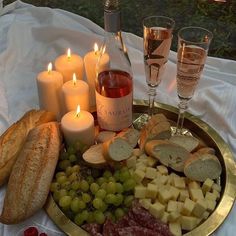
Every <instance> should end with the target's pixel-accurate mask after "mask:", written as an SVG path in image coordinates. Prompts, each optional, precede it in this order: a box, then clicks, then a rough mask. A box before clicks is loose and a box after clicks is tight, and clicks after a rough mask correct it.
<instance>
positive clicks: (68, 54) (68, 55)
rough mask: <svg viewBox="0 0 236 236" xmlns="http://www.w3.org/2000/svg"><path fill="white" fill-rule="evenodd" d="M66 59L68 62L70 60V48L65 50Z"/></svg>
mask: <svg viewBox="0 0 236 236" xmlns="http://www.w3.org/2000/svg"><path fill="white" fill-rule="evenodd" d="M67 58H68V60H70V58H71V51H70V48H68V50H67Z"/></svg>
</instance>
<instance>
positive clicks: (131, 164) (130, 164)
mask: <svg viewBox="0 0 236 236" xmlns="http://www.w3.org/2000/svg"><path fill="white" fill-rule="evenodd" d="M136 160H137V157H136V156H131V157H130V158H129V159H127V160H126V165H127V167H128V168H135V167H136Z"/></svg>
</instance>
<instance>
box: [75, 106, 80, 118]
mask: <svg viewBox="0 0 236 236" xmlns="http://www.w3.org/2000/svg"><path fill="white" fill-rule="evenodd" d="M79 113H80V105H78V106H77V110H76V117H79Z"/></svg>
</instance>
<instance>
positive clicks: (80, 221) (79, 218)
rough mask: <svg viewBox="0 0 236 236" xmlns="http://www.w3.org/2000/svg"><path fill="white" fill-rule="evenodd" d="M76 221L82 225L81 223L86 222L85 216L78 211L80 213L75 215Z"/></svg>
mask: <svg viewBox="0 0 236 236" xmlns="http://www.w3.org/2000/svg"><path fill="white" fill-rule="evenodd" d="M74 222H75V223H76V224H77V225H79V226H81V225H82V224H83V223H84V219H83V216H82V215H81V214H80V213H78V214H77V215H76V216H75V218H74Z"/></svg>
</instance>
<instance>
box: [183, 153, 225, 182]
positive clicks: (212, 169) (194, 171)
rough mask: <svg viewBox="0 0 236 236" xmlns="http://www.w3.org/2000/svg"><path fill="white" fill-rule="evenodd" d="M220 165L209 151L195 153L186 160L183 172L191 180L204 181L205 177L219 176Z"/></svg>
mask: <svg viewBox="0 0 236 236" xmlns="http://www.w3.org/2000/svg"><path fill="white" fill-rule="evenodd" d="M221 172H222V167H221V164H220V161H219V160H218V158H217V157H216V156H215V155H212V154H209V153H198V152H197V153H196V154H194V155H192V156H191V158H189V159H188V160H186V162H185V164H184V174H185V175H186V176H187V177H188V178H189V179H192V180H196V181H200V182H204V181H205V180H206V179H207V178H209V179H217V178H219V177H220V175H221Z"/></svg>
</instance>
